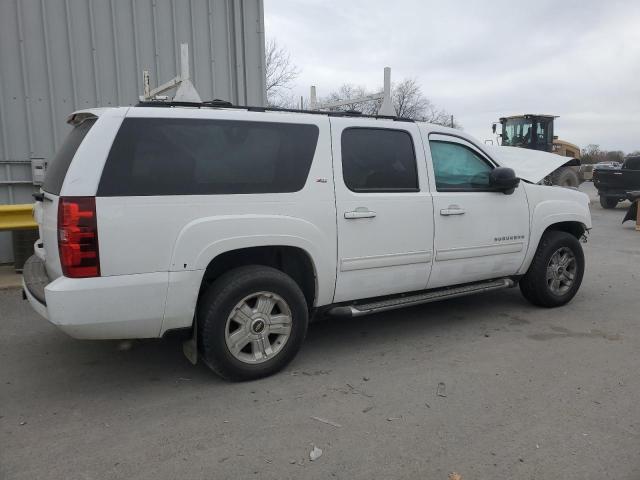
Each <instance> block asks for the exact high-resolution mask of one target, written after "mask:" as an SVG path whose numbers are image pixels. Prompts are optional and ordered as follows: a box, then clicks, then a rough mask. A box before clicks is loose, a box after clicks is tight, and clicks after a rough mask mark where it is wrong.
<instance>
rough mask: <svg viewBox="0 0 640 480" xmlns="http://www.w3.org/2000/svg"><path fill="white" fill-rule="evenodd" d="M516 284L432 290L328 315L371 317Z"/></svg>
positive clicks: (502, 282) (495, 282) (506, 281)
mask: <svg viewBox="0 0 640 480" xmlns="http://www.w3.org/2000/svg"><path fill="white" fill-rule="evenodd" d="M515 284H516V282H515V281H513V280H512V279H510V278H501V279H500V280H492V281H490V282H479V283H473V284H470V285H464V286H462V287H452V288H444V289H440V290H432V291H430V292H423V293H415V294H412V295H405V296H402V297H395V298H389V299H386V300H379V301H377V302H371V303H363V304H358V305H341V306H336V307H333V308H331V309H330V310H329V311H328V313H329V315H337V316H345V315H346V316H351V317H359V316H361V315H369V314H370V313H378V312H385V311H387V310H394V309H396V308H404V307H412V306H413V305H420V304H423V303H429V302H436V301H438V300H446V299H449V298H456V297H463V296H465V295H473V294H474V293H481V292H489V291H491V290H500V289H502V288H509V287H513V286H515Z"/></svg>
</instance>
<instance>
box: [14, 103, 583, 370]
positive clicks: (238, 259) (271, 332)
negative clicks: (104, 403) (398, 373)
mask: <svg viewBox="0 0 640 480" xmlns="http://www.w3.org/2000/svg"><path fill="white" fill-rule="evenodd" d="M68 122H69V124H71V125H72V126H73V129H72V131H71V132H70V134H69V136H68V138H67V140H66V141H65V143H64V144H63V145H62V147H61V148H60V150H59V152H58V153H57V155H56V157H55V159H54V160H53V161H52V162H51V165H50V166H49V168H48V172H47V175H46V179H45V183H44V185H43V187H42V190H41V192H40V193H39V194H35V197H36V203H35V207H34V216H35V218H36V221H37V223H38V224H39V228H40V239H39V240H38V241H37V242H36V244H35V255H34V256H33V257H31V258H30V259H29V261H28V262H27V264H26V265H25V268H24V280H23V282H24V285H23V286H24V295H25V296H26V298H27V299H28V300H29V302H30V303H31V305H32V306H33V308H34V309H35V310H36V311H37V312H39V313H40V314H41V315H42V316H44V317H46V318H48V320H49V321H50V322H51V323H53V324H54V325H56V326H58V327H59V328H60V329H62V330H63V331H65V332H66V333H68V334H69V335H71V336H73V337H76V338H87V339H132V338H152V337H162V336H163V335H165V334H166V333H167V332H169V331H173V330H177V329H184V330H187V331H188V332H189V336H190V338H191V340H189V341H188V342H187V345H189V344H190V345H191V349H190V350H189V349H186V351H187V352H188V353H189V356H190V358H191V359H192V360H193V361H195V358H198V356H199V358H200V359H202V360H204V362H205V363H206V364H207V365H208V366H209V367H211V368H212V369H213V370H214V371H215V372H217V373H218V374H220V375H221V376H223V377H224V378H227V379H231V380H246V379H254V378H259V377H263V376H266V375H269V374H272V373H274V372H276V371H278V370H280V369H282V368H283V367H284V366H285V365H286V364H287V363H288V362H289V361H290V360H291V359H292V358H293V357H294V356H295V354H296V353H297V352H298V350H299V348H300V346H301V344H302V342H303V339H304V337H305V334H306V331H307V324H308V322H309V320H310V318H312V317H318V316H319V315H326V314H329V315H349V316H355V315H364V314H369V313H375V312H380V311H384V310H389V309H393V308H399V307H405V306H411V305H416V304H421V303H426V302H431V301H435V300H440V299H447V298H452V297H458V296H462V295H467V294H472V293H477V292H484V291H489V290H496V289H501V288H507V287H513V286H515V285H517V284H519V285H520V289H521V291H522V293H523V295H524V296H525V297H526V298H527V299H528V300H529V301H530V302H532V303H533V304H535V305H539V306H542V307H556V306H560V305H563V304H565V303H567V302H568V301H569V300H571V298H573V296H574V295H575V294H576V291H577V290H578V288H579V286H580V283H581V281H582V276H583V272H584V255H583V252H582V248H581V245H580V243H579V239H581V237H583V236H584V235H585V233H586V232H587V231H588V230H589V229H590V228H591V218H590V212H589V201H588V198H587V196H586V195H585V194H583V193H580V192H578V191H576V190H573V189H567V188H561V187H552V186H544V185H540V184H538V183H539V182H540V181H541V180H542V179H543V178H544V177H546V176H547V175H548V174H549V173H551V172H552V171H553V170H555V169H556V168H558V167H560V166H561V165H562V164H563V163H564V162H565V161H566V159H563V158H562V157H559V156H557V155H553V154H548V153H542V152H534V151H528V150H523V149H516V148H510V147H495V148H494V147H487V146H484V145H480V144H479V143H478V142H477V141H476V140H474V139H473V138H472V137H470V136H469V135H466V134H464V133H463V132H461V131H459V130H453V129H449V128H445V127H441V126H437V125H430V124H427V123H421V122H413V121H407V120H404V119H399V118H388V117H386V118H382V117H364V116H361V115H356V113H353V112H347V113H327V112H325V113H321V112H296V111H274V110H270V109H266V108H252V107H231V106H229V105H226V104H217V103H203V104H194V105H186V104H175V103H173V104H172V103H163V104H159V106H155V104H151V105H150V104H140V105H139V106H136V107H123V108H106V109H93V110H83V111H79V112H76V113H74V114H72V115H71V116H70V117H69V120H68Z"/></svg>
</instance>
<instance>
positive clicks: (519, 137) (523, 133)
mask: <svg viewBox="0 0 640 480" xmlns="http://www.w3.org/2000/svg"><path fill="white" fill-rule="evenodd" d="M532 127H533V124H532V123H531V120H529V119H526V118H508V119H507V120H506V122H505V123H504V128H503V129H502V145H503V146H505V147H530V146H531V144H532V138H531V133H532V130H533V128H532Z"/></svg>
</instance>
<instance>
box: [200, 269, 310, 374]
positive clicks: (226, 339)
mask: <svg viewBox="0 0 640 480" xmlns="http://www.w3.org/2000/svg"><path fill="white" fill-rule="evenodd" d="M308 317H309V316H308V308H307V303H306V301H305V297H304V294H303V293H302V291H301V290H300V287H299V286H298V284H297V283H296V282H295V281H294V280H293V279H292V278H291V277H289V276H288V275H286V274H285V273H283V272H281V271H280V270H276V269H275V268H271V267H266V266H261V265H251V266H246V267H240V268H237V269H234V270H231V271H229V272H227V273H225V274H224V275H222V276H221V277H220V278H218V279H217V280H216V281H215V282H214V283H213V284H212V285H211V286H210V287H209V289H208V290H207V292H206V293H205V294H204V296H203V297H202V299H201V300H200V304H199V306H198V332H199V343H200V345H199V346H200V351H201V354H202V356H203V359H204V361H205V363H206V364H207V365H208V366H209V367H210V368H211V369H212V370H213V371H214V372H216V373H217V374H218V375H220V376H221V377H223V378H225V379H227V380H236V381H237V380H253V379H257V378H261V377H266V376H268V375H271V374H273V373H275V372H277V371H279V370H281V369H282V368H284V367H285V366H286V365H287V364H288V363H289V362H290V361H291V360H292V359H293V357H294V356H295V355H296V353H297V352H298V350H299V349H300V346H301V345H302V341H303V340H304V337H305V335H306V332H307V324H308Z"/></svg>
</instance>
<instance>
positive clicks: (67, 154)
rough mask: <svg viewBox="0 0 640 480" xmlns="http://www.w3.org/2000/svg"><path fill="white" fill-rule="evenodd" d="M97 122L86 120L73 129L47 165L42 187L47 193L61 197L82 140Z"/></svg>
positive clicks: (91, 119) (93, 119)
mask: <svg viewBox="0 0 640 480" xmlns="http://www.w3.org/2000/svg"><path fill="white" fill-rule="evenodd" d="M96 120H97V119H96V118H90V119H88V120H85V121H84V122H82V123H81V124H80V125H77V126H75V127H73V130H71V132H69V135H67V138H66V139H65V141H64V143H63V144H62V146H61V147H60V148H59V149H58V151H57V153H56V156H55V157H54V158H53V160H51V161H50V162H49V165H47V173H46V175H45V178H44V184H43V185H42V189H43V190H44V191H45V192H49V193H53V194H54V195H60V190H62V183H63V182H64V177H65V175H66V174H67V170H69V165H71V160H73V156H74V155H75V154H76V151H77V150H78V147H79V146H80V144H81V143H82V140H84V137H85V136H86V135H87V133H88V132H89V130H90V129H91V127H93V124H94V123H96Z"/></svg>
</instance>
